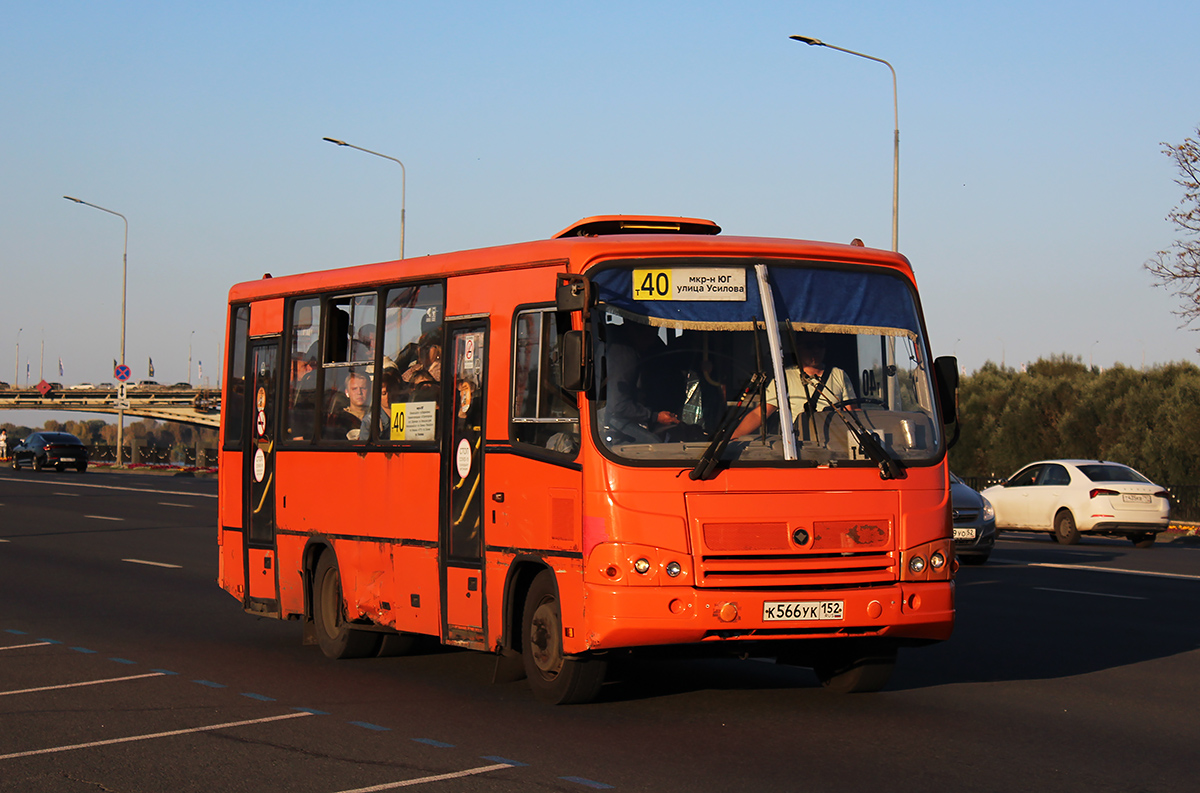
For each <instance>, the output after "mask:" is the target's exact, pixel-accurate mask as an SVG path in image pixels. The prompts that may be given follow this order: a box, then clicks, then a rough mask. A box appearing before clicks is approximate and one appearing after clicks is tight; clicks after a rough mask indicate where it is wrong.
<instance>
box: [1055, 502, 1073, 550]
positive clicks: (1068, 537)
mask: <svg viewBox="0 0 1200 793" xmlns="http://www.w3.org/2000/svg"><path fill="white" fill-rule="evenodd" d="M1054 539H1056V540H1058V542H1059V544H1061V545H1078V544H1079V530H1078V529H1076V528H1075V517H1074V516H1073V515H1072V514H1071V513H1070V512H1068V511H1067V510H1065V509H1064V510H1063V511H1062V512H1059V513H1058V514H1057V515H1055V516H1054Z"/></svg>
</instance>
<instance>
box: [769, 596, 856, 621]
mask: <svg viewBox="0 0 1200 793" xmlns="http://www.w3.org/2000/svg"><path fill="white" fill-rule="evenodd" d="M843 611H844V602H843V601H841V600H769V601H766V602H764V603H763V622H813V621H816V620H840V619H842V616H843Z"/></svg>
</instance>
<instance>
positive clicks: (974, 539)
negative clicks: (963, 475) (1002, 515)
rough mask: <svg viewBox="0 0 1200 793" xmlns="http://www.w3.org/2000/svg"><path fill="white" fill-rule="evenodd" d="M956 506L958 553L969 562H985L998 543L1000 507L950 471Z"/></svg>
mask: <svg viewBox="0 0 1200 793" xmlns="http://www.w3.org/2000/svg"><path fill="white" fill-rule="evenodd" d="M950 501H951V505H952V507H953V510H954V554H955V556H957V557H958V558H959V559H961V560H962V561H963V562H965V563H966V564H983V563H984V562H986V561H987V560H988V557H989V556H991V555H992V548H994V547H995V546H996V511H995V510H994V509H993V508H992V504H991V502H990V501H988V500H987V499H986V498H984V497H983V496H982V495H981V494H980V493H979V492H978V491H977V490H975V489H974V488H973V487H971V486H970V485H968V484H967V483H966V482H964V481H963V480H961V479H959V478H958V477H957V476H955V475H954V474H950Z"/></svg>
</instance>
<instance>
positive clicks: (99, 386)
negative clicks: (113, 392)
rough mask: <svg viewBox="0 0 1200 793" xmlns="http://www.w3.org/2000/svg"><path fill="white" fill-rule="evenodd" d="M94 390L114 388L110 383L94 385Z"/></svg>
mask: <svg viewBox="0 0 1200 793" xmlns="http://www.w3.org/2000/svg"><path fill="white" fill-rule="evenodd" d="M96 388H116V386H115V385H113V384H112V383H96Z"/></svg>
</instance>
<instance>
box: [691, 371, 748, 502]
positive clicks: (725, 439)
mask: <svg viewBox="0 0 1200 793" xmlns="http://www.w3.org/2000/svg"><path fill="white" fill-rule="evenodd" d="M766 381H767V374H766V372H763V371H761V370H760V371H757V372H755V373H754V374H752V375H750V380H749V382H747V383H746V387H745V388H744V389H742V395H741V396H740V397H738V401H737V403H736V404H735V405H734V406H733V407H731V408H729V409H728V410H726V411H725V417H724V418H723V419H722V420H721V426H720V427H718V428H717V432H716V434H715V435H713V439H712V440H711V441H709V444H708V448H707V449H705V450H704V454H702V455H700V459H699V460H697V461H696V467H695V468H693V469H692V472H691V473H690V474H688V476H690V477H691V478H692V479H701V480H704V479H712V478H713V477H714V476H716V475H717V473H716V472H717V464H718V463H719V462H720V461H721V455H722V454H723V453H724V451H725V447H726V446H728V445H729V441H730V440H731V439H732V438H733V431H734V430H736V429H737V426H738V425H739V424H741V423H742V419H744V418H745V417H746V414H747V413H749V412H750V398H751V397H752V396H754V394H755V393H756V392H757V391H758V390H759V389H760V388H762V386H763V384H764V383H766Z"/></svg>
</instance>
